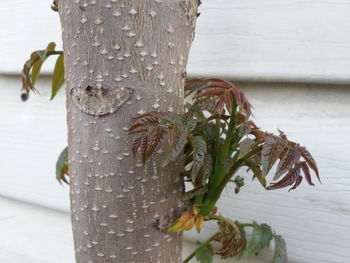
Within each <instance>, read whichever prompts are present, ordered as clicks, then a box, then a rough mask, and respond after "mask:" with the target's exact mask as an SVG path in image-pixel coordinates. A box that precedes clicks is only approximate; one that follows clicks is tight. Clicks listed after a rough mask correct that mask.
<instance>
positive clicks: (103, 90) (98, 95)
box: [70, 85, 133, 116]
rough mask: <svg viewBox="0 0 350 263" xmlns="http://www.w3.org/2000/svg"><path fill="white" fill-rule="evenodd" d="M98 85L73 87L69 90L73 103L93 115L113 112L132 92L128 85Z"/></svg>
mask: <svg viewBox="0 0 350 263" xmlns="http://www.w3.org/2000/svg"><path fill="white" fill-rule="evenodd" d="M98 86H99V85H96V86H92V85H88V86H87V87H86V88H85V89H83V88H79V87H75V88H72V90H71V91H70V94H71V96H72V100H73V103H74V104H75V106H77V107H78V109H80V110H81V111H82V112H84V113H87V114H90V115H93V116H102V115H106V114H111V113H114V112H115V111H117V110H118V109H119V108H120V107H121V106H122V105H123V104H124V103H125V102H127V101H128V100H129V99H130V97H131V94H132V93H133V89H132V88H129V87H114V88H107V87H98Z"/></svg>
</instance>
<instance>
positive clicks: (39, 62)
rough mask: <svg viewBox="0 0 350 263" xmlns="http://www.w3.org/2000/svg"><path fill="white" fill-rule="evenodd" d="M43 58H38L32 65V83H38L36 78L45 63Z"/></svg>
mask: <svg viewBox="0 0 350 263" xmlns="http://www.w3.org/2000/svg"><path fill="white" fill-rule="evenodd" d="M43 63H44V61H43V60H37V61H36V62H35V63H34V64H33V67H32V84H33V85H34V84H35V83H36V80H37V78H38V76H39V73H40V70H41V66H42V65H43Z"/></svg>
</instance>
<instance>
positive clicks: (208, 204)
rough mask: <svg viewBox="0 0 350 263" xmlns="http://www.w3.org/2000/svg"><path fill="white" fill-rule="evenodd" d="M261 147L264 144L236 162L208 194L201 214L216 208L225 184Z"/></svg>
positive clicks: (206, 213)
mask: <svg viewBox="0 0 350 263" xmlns="http://www.w3.org/2000/svg"><path fill="white" fill-rule="evenodd" d="M261 147H262V146H258V147H256V148H255V149H253V150H252V151H250V152H249V153H247V154H246V155H245V156H243V157H242V158H241V159H239V160H238V161H236V162H234V164H233V165H232V166H231V168H230V169H229V171H228V172H227V173H226V174H225V175H224V177H223V179H222V180H221V181H220V184H219V185H218V186H217V187H215V188H212V189H213V190H212V192H209V194H208V195H207V198H206V199H205V201H204V204H203V206H202V207H201V211H200V213H201V215H203V216H205V215H208V214H209V213H210V211H211V210H212V209H213V208H214V206H215V204H216V202H217V201H218V200H219V198H220V196H221V193H222V191H223V190H224V189H225V186H226V185H227V184H228V182H229V181H230V179H231V178H232V176H233V175H234V174H235V173H236V172H237V171H238V169H239V168H241V166H242V165H243V164H244V162H245V161H246V160H248V159H249V158H251V157H252V156H253V155H255V154H257V153H258V152H259V151H261ZM209 187H210V186H209ZM209 190H210V188H209Z"/></svg>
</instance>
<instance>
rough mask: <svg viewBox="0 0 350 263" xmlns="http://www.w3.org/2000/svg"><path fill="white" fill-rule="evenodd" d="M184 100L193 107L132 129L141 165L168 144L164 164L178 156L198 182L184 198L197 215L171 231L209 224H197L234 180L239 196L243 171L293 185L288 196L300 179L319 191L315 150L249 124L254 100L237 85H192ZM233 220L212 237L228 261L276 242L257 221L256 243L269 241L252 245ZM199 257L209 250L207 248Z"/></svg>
mask: <svg viewBox="0 0 350 263" xmlns="http://www.w3.org/2000/svg"><path fill="white" fill-rule="evenodd" d="M185 94H186V96H187V97H189V98H190V101H191V103H188V104H187V105H186V110H185V113H184V114H182V115H173V114H167V113H163V112H149V113H146V114H143V115H140V116H138V117H136V118H135V119H134V122H133V124H132V125H131V126H130V128H129V134H130V135H131V136H133V143H132V151H133V153H134V155H136V154H137V153H139V154H140V155H141V158H142V160H143V162H147V159H148V158H150V157H151V156H152V154H154V153H155V152H157V151H158V152H161V153H162V152H163V149H162V145H164V144H167V147H166V150H165V154H163V156H164V158H163V166H166V165H168V164H169V163H170V162H172V161H174V160H175V159H177V158H180V159H182V161H183V163H184V173H183V175H184V177H185V180H186V181H187V182H190V183H191V184H192V187H191V189H190V190H189V191H187V192H186V193H185V194H184V200H192V201H193V205H194V209H193V211H192V213H189V212H186V213H184V214H183V215H182V216H181V217H180V218H179V219H178V220H177V221H176V222H175V223H174V224H173V225H172V226H170V228H169V231H172V232H178V231H184V230H189V229H191V228H192V227H194V226H196V228H197V230H198V231H200V229H201V227H202V225H203V224H202V223H201V224H200V225H199V226H198V222H204V221H205V220H212V219H213V218H214V217H213V215H212V211H213V209H214V208H215V205H216V203H217V201H218V199H219V198H220V196H221V193H222V191H223V190H224V189H225V187H226V186H227V185H228V184H229V183H230V182H232V183H234V184H235V186H236V187H235V192H236V193H238V192H239V190H240V188H241V187H242V186H243V185H244V178H243V177H241V176H237V172H239V171H240V169H241V168H245V169H247V170H248V171H250V172H251V173H252V175H253V179H257V180H258V181H259V182H260V184H261V185H262V186H263V187H264V188H265V189H267V190H273V189H280V188H285V187H289V186H292V185H293V186H292V187H291V188H290V190H293V189H296V188H297V187H298V186H299V185H300V183H301V182H302V180H303V176H302V175H301V174H302V173H303V175H304V177H305V178H306V181H307V182H308V184H309V185H314V184H313V182H312V179H311V170H313V172H314V173H315V175H316V176H317V178H318V179H319V172H318V168H317V165H316V162H315V160H314V159H313V157H312V156H311V154H310V152H309V151H308V150H307V149H306V148H305V147H302V146H300V145H299V144H297V143H295V142H292V141H290V140H288V138H287V136H286V135H285V134H284V133H283V132H281V131H280V132H279V134H278V135H274V134H271V133H267V132H264V131H262V130H261V129H260V128H259V127H258V126H257V125H256V124H255V123H254V122H253V121H252V120H251V116H252V110H251V108H252V107H251V104H250V103H249V101H248V99H247V98H246V96H245V95H244V93H243V92H241V91H239V90H238V89H237V88H236V87H235V86H234V85H233V84H232V83H230V82H227V81H225V80H221V79H197V80H190V81H187V82H186V84H185ZM163 142H164V143H163ZM273 167H275V168H276V169H275V172H274V176H273V178H272V179H271V180H270V181H271V183H270V184H269V185H268V183H267V176H268V174H269V173H270V171H271V170H272V168H273ZM234 176H235V177H234ZM233 178H234V179H233ZM220 218H223V217H220ZM227 222H228V221H227V220H226V219H225V220H224V221H223V220H220V221H219V230H220V231H219V234H218V236H216V237H215V238H213V241H218V242H220V243H221V244H222V247H221V249H220V250H219V251H217V252H216V253H217V254H219V255H221V256H223V257H225V258H226V257H233V256H236V257H237V258H241V257H247V256H249V255H253V254H255V253H257V252H258V251H260V250H261V249H263V248H265V247H267V246H268V245H269V243H270V241H271V240H272V237H273V234H272V232H271V229H270V228H269V227H267V226H266V225H264V224H263V225H257V224H256V223H254V224H253V225H251V226H252V227H253V235H252V238H253V239H252V240H257V239H258V238H256V237H257V236H260V234H259V233H265V234H266V233H267V232H268V233H270V237H271V238H266V237H264V238H262V241H261V242H260V241H259V242H257V243H252V241H251V242H248V243H247V241H246V235H245V233H244V227H242V224H239V223H238V222H237V223H232V222H231V223H230V224H227ZM265 234H261V235H263V236H264V235H265ZM278 240H279V242H280V241H281V238H279V239H278ZM281 242H282V241H281ZM281 242H280V243H281ZM282 243H283V242H282ZM246 244H247V245H246ZM206 246H207V247H208V246H209V244H207V245H206ZM279 246H282V245H279ZM209 250H210V251H213V249H212V248H210V249H209ZM209 250H208V251H209ZM199 251H202V252H203V247H200V250H199ZM208 251H206V252H205V253H208ZM198 253H200V252H198ZM276 253H277V254H276V255H280V254H281V253H280V252H276ZM275 258H276V260H277V256H276V257H275ZM201 262H202V261H201ZM203 262H207V261H203ZM274 262H279V261H274ZM280 262H284V261H283V260H282V261H280Z"/></svg>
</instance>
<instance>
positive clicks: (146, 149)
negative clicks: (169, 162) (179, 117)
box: [128, 112, 174, 162]
mask: <svg viewBox="0 0 350 263" xmlns="http://www.w3.org/2000/svg"><path fill="white" fill-rule="evenodd" d="M170 120H171V118H170V117H169V116H167V115H165V114H164V113H158V112H149V113H146V114H143V115H140V116H138V117H136V118H134V124H133V125H131V126H130V127H129V129H128V132H129V135H134V136H135V137H134V140H133V141H132V143H131V150H132V152H133V154H134V155H135V154H136V153H137V152H140V154H141V157H142V161H143V162H146V160H147V159H148V158H149V157H150V156H151V155H152V154H153V153H154V152H155V151H156V150H157V149H158V148H159V147H160V145H161V143H162V142H163V141H164V138H165V136H166V134H167V133H168V132H169V129H170V128H171V127H173V126H174V123H173V122H171V121H170Z"/></svg>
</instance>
